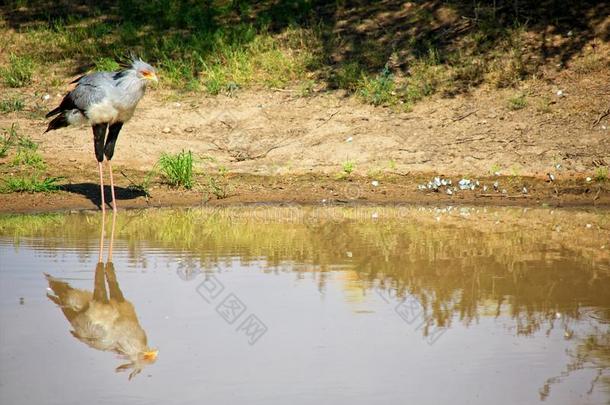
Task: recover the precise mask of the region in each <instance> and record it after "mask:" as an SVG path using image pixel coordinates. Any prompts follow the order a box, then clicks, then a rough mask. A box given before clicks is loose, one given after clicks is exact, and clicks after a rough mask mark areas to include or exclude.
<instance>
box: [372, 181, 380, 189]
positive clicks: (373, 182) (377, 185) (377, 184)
mask: <svg viewBox="0 0 610 405" xmlns="http://www.w3.org/2000/svg"><path fill="white" fill-rule="evenodd" d="M371 184H372V185H373V187H379V182H378V181H377V180H373V181H371Z"/></svg>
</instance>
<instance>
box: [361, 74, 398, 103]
mask: <svg viewBox="0 0 610 405" xmlns="http://www.w3.org/2000/svg"><path fill="white" fill-rule="evenodd" d="M395 90H396V83H395V82H394V75H393V74H392V73H391V72H390V69H388V68H387V67H385V68H383V70H382V71H381V73H379V74H378V75H377V76H376V77H374V78H370V77H368V76H363V77H362V82H361V85H360V90H359V93H360V96H361V97H362V98H363V99H364V101H366V102H367V103H370V104H373V105H375V106H379V105H384V104H394V103H395V102H396V101H397V97H396V91H395Z"/></svg>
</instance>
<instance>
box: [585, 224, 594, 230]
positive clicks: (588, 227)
mask: <svg viewBox="0 0 610 405" xmlns="http://www.w3.org/2000/svg"><path fill="white" fill-rule="evenodd" d="M585 226H586V227H587V229H591V227H592V226H593V225H591V224H587V225H585Z"/></svg>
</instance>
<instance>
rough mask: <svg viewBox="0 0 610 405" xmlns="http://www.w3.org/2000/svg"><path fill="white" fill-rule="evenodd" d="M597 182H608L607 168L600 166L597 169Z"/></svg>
mask: <svg viewBox="0 0 610 405" xmlns="http://www.w3.org/2000/svg"><path fill="white" fill-rule="evenodd" d="M595 180H597V181H606V180H608V168H607V167H605V166H600V167H598V168H597V169H595Z"/></svg>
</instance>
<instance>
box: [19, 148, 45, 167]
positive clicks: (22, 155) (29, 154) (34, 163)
mask: <svg viewBox="0 0 610 405" xmlns="http://www.w3.org/2000/svg"><path fill="white" fill-rule="evenodd" d="M11 164H12V165H13V166H28V167H31V168H34V169H44V168H45V163H44V159H43V158H42V156H41V155H40V154H39V153H38V152H37V151H36V150H33V149H17V154H16V155H15V157H14V158H13V161H12V162H11Z"/></svg>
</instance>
